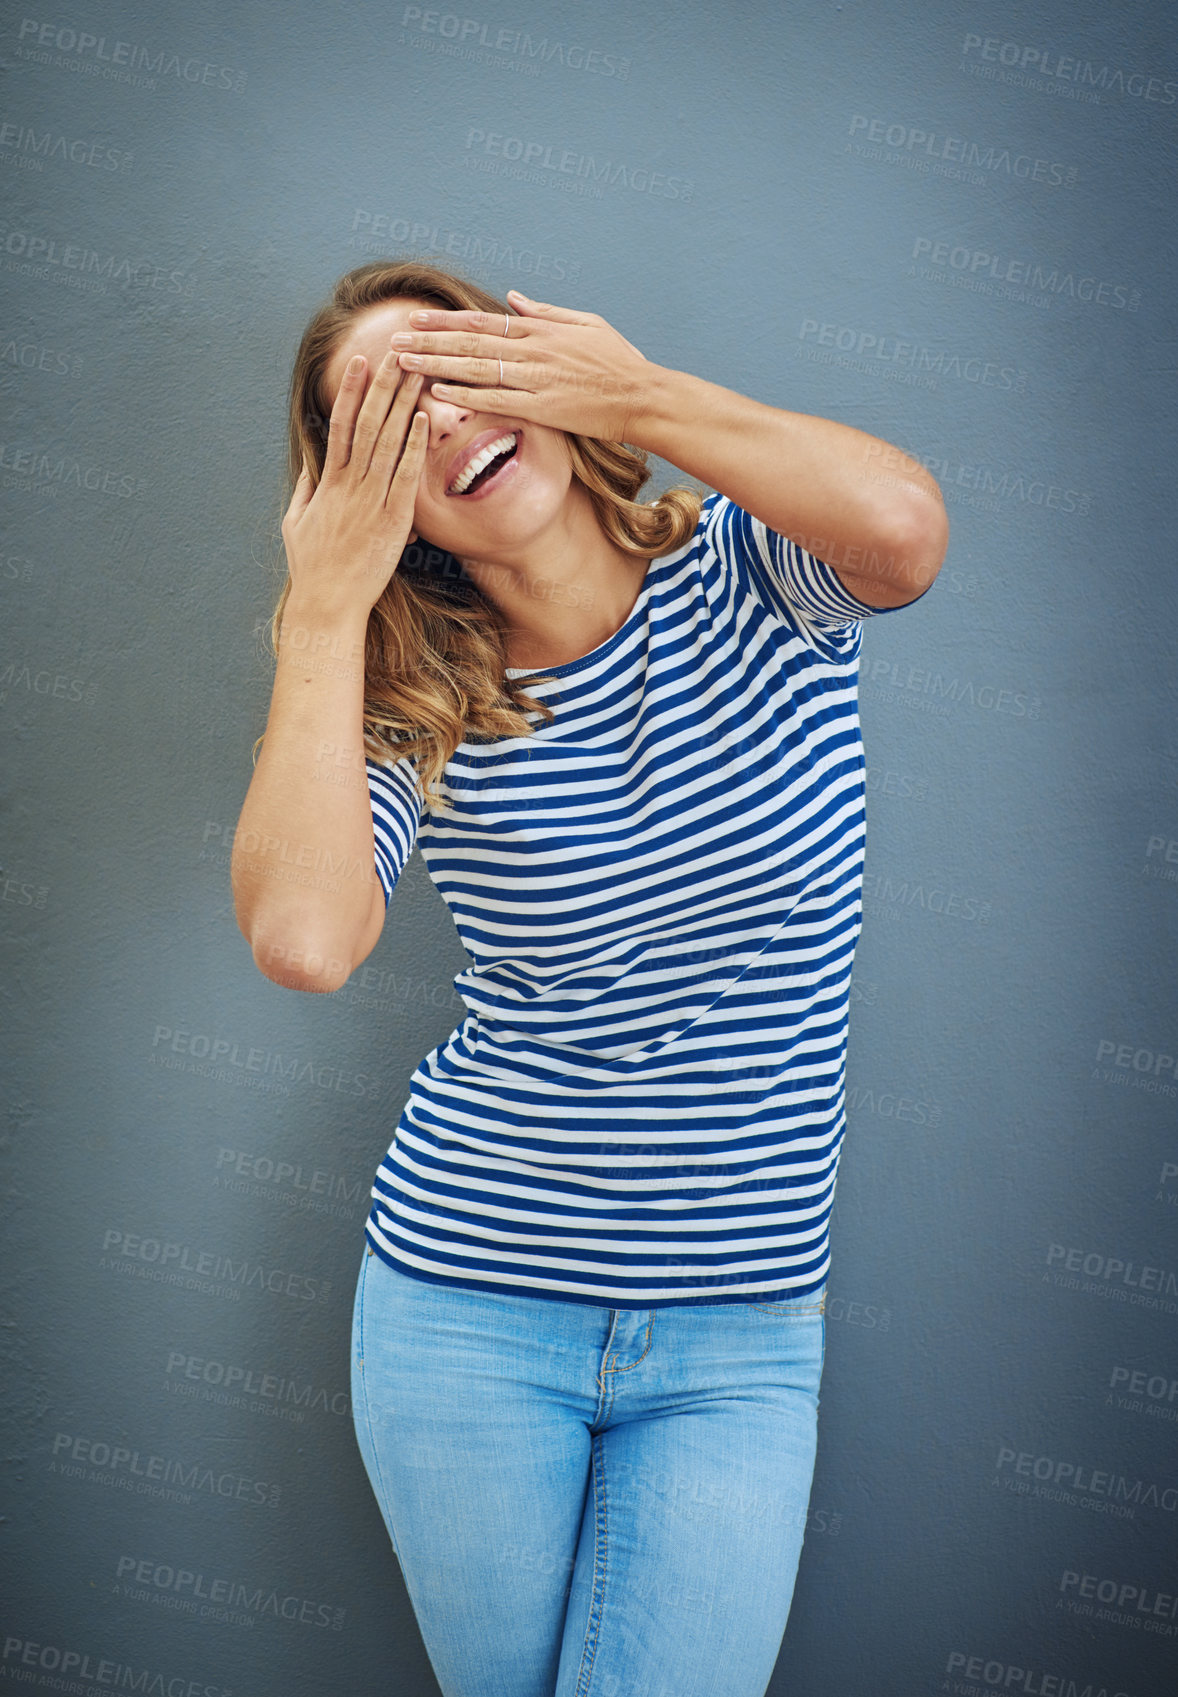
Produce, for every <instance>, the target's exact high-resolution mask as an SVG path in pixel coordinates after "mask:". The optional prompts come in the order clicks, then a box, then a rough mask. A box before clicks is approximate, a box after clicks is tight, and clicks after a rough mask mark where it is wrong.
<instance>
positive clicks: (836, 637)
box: [705, 495, 899, 660]
mask: <svg viewBox="0 0 1178 1697" xmlns="http://www.w3.org/2000/svg"><path fill="white" fill-rule="evenodd" d="M712 503H714V506H713V508H712V512H711V513H710V515H708V518H707V533H708V540H709V542H710V543H711V545H712V547H713V548H714V549H715V551H716V553H717V554H718V555H719V556H720V557H721V558H722V559H723V560H724V562H725V563H726V564H727V565H728V566H729V568H730V569H733V570H736V571H738V572H739V573H740V574H741V575H744V576H748V577H749V578H751V579H752V580H753V582H754V584H755V586H756V587H757V589H758V591H759V593H760V594H761V595H762V596H763V597H767V598H768V600H769V603H770V605H771V606H773V607H774V608H775V610H776V611H777V612H779V613H781V614H783V615H784V616H785V617H786V619H787V620H789V622H790V623H792V624H793V625H795V626H797V628H798V629H799V631H800V634H801V635H802V636H803V637H804V638H805V639H806V641H807V642H808V643H809V644H810V646H811V647H813V648H816V649H817V650H818V651H819V653H821V654H823V655H824V656H826V657H827V658H829V659H837V660H848V659H850V658H851V657H852V655H853V654H854V652H855V651H856V650H857V648H858V645H859V638H860V633H861V627H862V623H863V620H864V619H869V618H878V617H879V615H880V614H881V613H894V612H898V611H899V609H898V608H895V607H869V606H868V605H867V603H866V602H865V601H860V600H859V598H858V596H855V595H852V594H851V592H850V590H849V589H848V588H847V587H846V585H845V584H844V583H843V581H842V579H841V578H840V577H839V575H838V573H837V572H836V571H835V569H834V567H833V566H829V565H827V563H826V561H825V560H819V559H818V558H817V557H816V556H815V555H813V554H810V553H807V551H806V549H804V548H802V547H801V546H799V544H798V543H796V542H791V541H790V539H789V537H787V536H782V535H781V534H780V533H779V532H778V531H776V530H770V529H769V526H768V525H767V524H764V523H763V522H762V521H761V520H760V519H757V518H754V517H753V515H752V514H751V513H748V512H746V511H745V510H744V508H743V507H738V506H737V505H736V502H735V501H731V500H729V498H728V497H727V496H726V495H713V496H709V497H708V501H707V502H706V503H705V507H706V506H708V505H712Z"/></svg>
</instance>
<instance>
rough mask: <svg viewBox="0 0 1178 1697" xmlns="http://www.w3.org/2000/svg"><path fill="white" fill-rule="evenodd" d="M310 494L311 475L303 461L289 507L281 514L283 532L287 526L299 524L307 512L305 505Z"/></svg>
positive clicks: (311, 491)
mask: <svg viewBox="0 0 1178 1697" xmlns="http://www.w3.org/2000/svg"><path fill="white" fill-rule="evenodd" d="M312 493H313V490H312V488H311V473H310V472H309V471H308V470H307V462H306V460H305V459H304V460H303V469H302V471H300V473H299V475H298V481H297V482H296V483H295V486H294V493H293V495H292V496H291V498H290V505H289V507H287V509H286V512H285V513H284V514H283V518H282V526H281V528H282V529H283V530H285V529H286V528H287V526H288V525H292V526H293V525H296V524H297V523H298V522H299V520H300V519H301V518H302V516H303V514H304V513H305V512H306V510H307V503H308V501H310V499H311V496H312Z"/></svg>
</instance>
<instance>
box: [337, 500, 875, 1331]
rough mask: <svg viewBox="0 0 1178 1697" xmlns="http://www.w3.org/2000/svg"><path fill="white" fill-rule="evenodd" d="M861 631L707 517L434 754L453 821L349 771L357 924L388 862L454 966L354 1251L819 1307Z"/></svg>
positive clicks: (718, 513) (709, 1297) (853, 868)
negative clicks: (454, 934)
mask: <svg viewBox="0 0 1178 1697" xmlns="http://www.w3.org/2000/svg"><path fill="white" fill-rule="evenodd" d="M875 611H877V609H873V608H871V607H868V606H866V605H864V603H863V602H861V601H859V600H857V599H856V598H855V597H854V596H853V595H851V594H849V593H848V591H847V590H846V588H845V587H844V586H843V585H842V583H841V582H840V580H839V578H838V576H837V575H836V573H835V572H834V571H833V570H832V568H831V567H830V566H828V565H826V564H825V563H824V562H822V561H820V560H817V559H815V558H813V557H812V556H811V555H809V554H807V553H806V552H805V551H804V550H803V549H801V548H799V547H797V546H796V544H794V543H792V542H789V541H787V540H786V539H785V538H784V537H781V536H779V535H778V534H777V533H776V532H774V531H771V530H768V529H767V528H766V526H765V525H763V524H762V523H761V522H760V521H759V520H757V519H754V518H752V517H751V516H750V515H749V514H748V513H746V512H745V511H743V510H742V509H741V508H740V507H737V506H736V505H734V504H733V503H732V502H731V501H730V500H729V499H728V498H727V497H725V496H722V495H711V496H709V497H708V498H707V499H706V500H705V502H704V504H703V509H702V512H701V514H700V523H699V526H698V528H697V530H696V533H695V535H694V536H693V537H692V538H691V540H690V541H688V542H687V543H685V544H684V546H683V547H681V548H679V549H677V550H676V551H675V552H674V553H671V554H666V555H663V556H662V557H660V558H659V559H656V560H652V561H651V562H650V564H649V566H648V568H647V572H646V576H645V579H644V582H643V586H642V590H641V592H640V594H639V596H638V600H637V602H636V603H635V605H634V608H633V610H632V611H631V613H630V616H629V618H628V619H627V620H626V622H625V624H624V625H623V626H622V628H621V629H620V630H619V631H618V632H616V634H615V635H614V636H613V637H611V638H610V640H609V641H608V642H605V643H603V644H602V645H601V646H600V647H599V648H595V649H594V650H593V651H592V653H590V654H588V655H586V656H584V657H583V658H582V659H580V660H576V661H573V662H571V663H570V664H568V665H565V666H560V667H557V668H555V669H554V670H555V676H554V677H553V679H552V681H550V682H545V683H542V684H539V685H536V686H534V689H533V693H535V695H536V696H537V697H542V698H543V699H545V700H546V701H548V702H549V703H550V705H551V706H552V707H553V708H554V710H555V714H556V717H555V720H554V722H553V723H551V724H542V723H539V716H538V715H536V716H535V718H536V722H537V723H538V725H539V728H538V729H537V730H536V731H534V732H533V734H531V735H529V736H523V737H513V738H506V739H501V740H499V741H497V742H494V743H490V744H488V743H482V744H479V743H471V742H463V743H462V744H461V746H460V747H459V748H458V749H457V751H456V752H455V754H454V756H453V758H452V760H451V761H450V763H449V764H448V766H447V768H446V773H445V788H446V792H447V794H448V796H449V797H451V798H452V801H453V807H452V810H450V811H446V812H440V813H435V812H433V811H431V810H428V809H426V810H423V808H422V804H421V798H420V791H419V789H418V787H417V784H416V780H415V778H414V775H413V773H412V770H411V768H410V767H409V764H408V762H406V761H404V760H402V761H398V762H397V763H396V764H395V765H392V766H388V767H385V766H378V765H376V764H374V763H373V762H371V761H369V762H368V781H369V788H370V793H371V797H372V812H373V825H374V835H375V843H376V865H377V870H378V873H379V875H380V879H381V882H382V884H383V886H384V890H385V894H386V899H387V898H388V897H390V896H391V895H392V891H393V888H394V886H395V884H396V881H397V878H398V875H399V873H400V871H401V868H402V867H403V866H404V864H405V861H406V859H407V857H408V855H409V853H410V851H411V848H412V846H413V845H414V844H415V843H416V845H417V846H418V847H419V848H420V849H421V852H422V856H423V858H424V860H425V863H426V866H427V868H428V870H429V873H430V875H431V877H432V878H433V880H434V882H435V884H436V885H437V887H438V889H439V890H440V892H441V894H442V896H443V897H444V899H445V901H446V903H447V904H448V906H449V908H450V911H451V913H452V915H453V917H454V921H455V924H456V926H457V928H458V933H459V936H460V937H461V940H462V942H463V944H464V945H465V947H466V950H467V952H468V954H469V955H470V957H471V959H472V961H473V963H474V964H473V965H472V966H470V967H469V968H468V969H467V970H465V971H463V972H461V973H459V974H458V976H457V977H456V979H455V981H454V982H455V986H456V988H457V989H458V991H459V992H460V993H461V995H462V997H463V999H464V1001H465V1003H466V1005H467V1008H468V1010H469V1012H468V1014H467V1016H466V1018H465V1019H464V1020H463V1021H462V1022H461V1024H460V1025H459V1026H458V1027H457V1029H456V1030H455V1031H454V1032H453V1033H452V1034H451V1036H450V1037H449V1038H448V1039H447V1040H446V1041H445V1042H444V1043H441V1044H439V1045H438V1046H437V1048H435V1049H434V1050H432V1051H431V1053H430V1054H429V1055H427V1056H426V1058H425V1059H424V1060H423V1061H422V1063H421V1065H420V1066H419V1067H418V1068H417V1070H416V1071H415V1072H414V1074H413V1077H412V1080H411V1084H410V1093H409V1098H408V1101H407V1102H406V1105H405V1108H404V1111H403V1113H402V1115H401V1119H400V1123H399V1124H398V1126H397V1129H396V1134H395V1138H394V1141H393V1145H392V1147H391V1148H390V1150H389V1152H388V1154H387V1156H386V1157H385V1159H384V1160H383V1161H382V1163H381V1165H380V1168H379V1170H378V1172H377V1175H376V1181H375V1184H374V1186H373V1190H372V1196H373V1207H372V1213H371V1215H370V1218H369V1222H368V1227H367V1231H368V1237H369V1241H370V1242H371V1244H372V1245H373V1247H374V1248H375V1250H376V1251H377V1253H378V1254H380V1255H382V1256H383V1257H384V1258H385V1259H387V1260H389V1261H391V1262H392V1263H393V1264H394V1265H395V1266H397V1267H399V1268H400V1269H401V1270H402V1271H403V1272H405V1273H407V1274H409V1275H411V1276H413V1277H416V1278H420V1279H425V1280H432V1281H436V1282H439V1283H443V1284H456V1285H461V1286H464V1287H467V1288H473V1289H479V1290H488V1291H496V1292H500V1293H506V1294H510V1295H532V1296H538V1297H548V1298H555V1299H559V1300H563V1301H572V1302H587V1303H594V1304H597V1305H601V1306H608V1307H614V1308H645V1307H654V1306H680V1305H694V1304H709V1303H720V1302H735V1301H740V1300H749V1301H766V1300H772V1299H773V1298H775V1297H779V1296H800V1295H804V1294H805V1293H807V1292H810V1291H814V1290H817V1289H818V1288H819V1286H821V1285H822V1283H823V1282H824V1280H825V1279H826V1276H827V1271H828V1268H829V1247H828V1226H829V1218H830V1210H831V1204H832V1200H833V1196H834V1186H835V1176H836V1172H837V1168H838V1160H839V1153H840V1149H841V1145H842V1137H843V1131H844V1126H845V1119H844V1105H843V1098H844V1062H845V1055H846V1042H847V1014H848V1006H849V993H850V977H851V965H852V957H853V954H854V949H855V943H856V940H857V938H858V935H859V930H860V923H861V906H860V890H861V884H862V871H863V849H864V825H865V815H864V760H863V748H862V739H861V735H860V728H859V716H858V707H857V697H856V691H857V681H858V662H859V650H860V642H861V637H862V623H861V621H862V620H863V618H864V617H866V616H867V615H869V614H871V613H873V612H875ZM513 675H517V676H523V675H525V674H524V673H523V671H522V669H518V668H516V669H514V671H513Z"/></svg>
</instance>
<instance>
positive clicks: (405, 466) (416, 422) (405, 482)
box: [389, 412, 429, 542]
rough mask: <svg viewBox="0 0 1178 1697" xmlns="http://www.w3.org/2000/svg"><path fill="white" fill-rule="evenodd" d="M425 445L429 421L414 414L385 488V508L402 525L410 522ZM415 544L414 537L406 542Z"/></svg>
mask: <svg viewBox="0 0 1178 1697" xmlns="http://www.w3.org/2000/svg"><path fill="white" fill-rule="evenodd" d="M428 442H429V417H428V415H427V414H426V413H423V412H415V413H414V415H413V417H412V419H411V420H410V422H409V430H408V433H407V434H406V436H405V446H404V451H403V452H401V453H399V454H398V458H397V469H396V471H395V472H394V473H393V479H392V482H391V484H390V485H389V507H390V509H391V511H392V513H393V514H394V516H395V517H396V518H398V519H399V520H400V521H401V522H402V523H406V522H410V521H412V518H413V507H414V503H415V502H416V500H417V485H418V483H419V482H420V480H421V473H422V469H423V467H424V466H425V450H426V445H427V443H428ZM408 540H409V541H410V542H412V541H415V540H416V538H415V536H412V535H411V536H410V537H409V538H408Z"/></svg>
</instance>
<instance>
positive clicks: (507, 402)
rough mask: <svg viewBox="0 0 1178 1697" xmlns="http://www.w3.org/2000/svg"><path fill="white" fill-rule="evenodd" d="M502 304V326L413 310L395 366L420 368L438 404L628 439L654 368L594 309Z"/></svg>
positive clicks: (483, 318)
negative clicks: (505, 307) (510, 309)
mask: <svg viewBox="0 0 1178 1697" xmlns="http://www.w3.org/2000/svg"><path fill="white" fill-rule="evenodd" d="M509 298H510V300H511V304H512V305H513V306H514V307H515V309H516V316H515V317H514V318H508V319H507V320H506V321H505V319H504V315H503V313H501V312H445V311H442V310H441V309H438V308H435V309H432V310H430V311H428V312H424V313H423V312H421V311H416V310H415V311H414V312H413V313H412V315H411V317H410V326H411V328H410V331H409V332H408V334H409V337H410V339H409V341H408V342H402V341H399V340H398V336H393V337H392V345H393V347H394V348H395V349H396V350H397V352H398V355H399V363H400V364H401V365H402V366H403V367H404V368H405V369H406V370H409V371H421V372H423V373H424V374H425V378H426V383H427V385H428V386H429V387H431V388H432V391H433V393H434V394H435V395H437V397H438V399H439V400H444V401H451V402H454V403H455V404H457V405H458V406H468V407H472V408H474V410H475V411H477V412H490V413H502V414H504V415H505V416H509V417H514V418H521V419H528V420H531V421H532V422H534V423H536V424H547V425H549V426H550V427H551V428H552V429H554V430H569V431H572V432H574V433H575V434H576V435H578V436H594V437H597V438H598V439H599V440H600V441H603V442H627V441H629V442H632V441H633V440H634V438H633V435H632V432H633V431H634V430H635V429H636V428H637V427H638V424H639V421H640V419H641V418H642V416H643V413H644V410H645V408H646V405H647V400H648V396H649V394H650V390H651V387H652V382H653V379H654V377H655V375H656V373H657V372H658V369H659V368H658V367H657V366H655V365H652V364H651V362H650V361H649V360H648V359H646V358H645V356H644V355H642V354H641V353H639V351H638V349H637V348H636V347H635V346H634V344H633V343H632V342H628V341H627V340H626V338H625V337H624V336H622V335H619V333H618V332H617V331H616V330H615V329H613V328H612V326H611V325H609V324H607V323H606V321H605V319H604V318H602V317H600V316H599V315H598V314H597V313H596V312H576V311H574V310H573V309H572V308H571V307H561V306H548V305H546V304H545V303H544V302H542V301H533V300H528V298H527V297H526V296H525V295H521V294H520V293H519V292H518V290H515V289H512V290H511V291H510V292H509ZM505 328H506V329H507V330H508V334H507V335H506V336H505V335H504V329H505ZM405 334H406V332H404V331H401V332H398V335H399V336H403V335H405ZM500 360H502V361H503V382H502V385H501V384H500V382H499V361H500ZM431 378H433V379H435V381H434V382H433V383H432V384H430V379H431Z"/></svg>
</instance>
